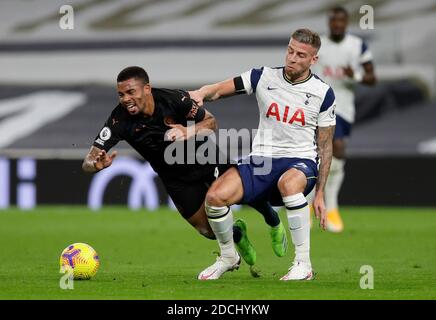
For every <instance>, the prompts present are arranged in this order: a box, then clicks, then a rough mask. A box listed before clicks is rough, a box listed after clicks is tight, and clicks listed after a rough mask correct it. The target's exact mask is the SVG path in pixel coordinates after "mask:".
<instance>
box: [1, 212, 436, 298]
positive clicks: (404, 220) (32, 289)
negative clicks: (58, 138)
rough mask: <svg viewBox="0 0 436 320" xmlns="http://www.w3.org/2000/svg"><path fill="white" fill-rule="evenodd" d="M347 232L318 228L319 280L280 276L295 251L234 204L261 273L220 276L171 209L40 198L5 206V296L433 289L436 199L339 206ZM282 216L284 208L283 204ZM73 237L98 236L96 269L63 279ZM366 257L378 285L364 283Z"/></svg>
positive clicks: (429, 292)
mask: <svg viewBox="0 0 436 320" xmlns="http://www.w3.org/2000/svg"><path fill="white" fill-rule="evenodd" d="M342 212H343V218H344V222H345V225H346V229H345V231H344V232H343V233H342V234H331V233H327V232H324V231H321V230H320V229H319V227H318V225H315V226H314V228H313V229H312V237H311V250H312V251H311V257H312V264H313V267H314V269H315V272H316V278H315V280H314V281H306V282H281V281H279V278H280V277H281V276H282V275H283V274H285V273H286V271H287V268H288V266H289V264H290V262H291V260H292V258H293V250H289V251H288V254H287V255H286V256H285V257H283V258H278V257H276V256H275V255H274V253H273V251H272V249H271V247H270V240H269V234H268V228H267V226H266V225H265V223H264V222H263V219H262V217H261V216H260V214H258V213H256V212H255V211H252V210H249V209H243V210H241V211H237V212H235V216H236V217H242V218H244V219H245V220H246V221H247V223H248V234H249V237H250V239H251V240H252V243H253V244H254V246H255V247H256V249H257V256H258V259H257V260H258V262H257V267H258V268H259V269H260V270H261V277H259V278H252V277H251V276H250V273H249V269H248V267H247V265H245V264H242V265H241V267H240V269H239V270H238V271H234V272H230V273H227V274H225V275H224V277H223V278H222V279H220V280H218V281H205V282H203V281H198V280H196V277H197V274H198V273H199V272H200V271H201V270H202V269H203V268H205V267H207V266H208V265H209V264H211V263H212V262H213V261H214V260H215V255H214V253H213V252H214V251H217V248H218V247H217V244H216V242H215V241H211V240H207V239H205V238H203V237H201V236H200V235H199V234H197V233H196V231H195V230H194V229H193V228H192V227H191V226H189V225H188V224H187V223H186V222H185V221H184V220H183V219H182V218H181V217H180V216H179V215H178V214H177V213H175V212H173V211H170V210H168V209H161V210H159V211H156V212H146V211H138V212H132V211H129V210H127V209H125V208H123V207H109V208H106V209H104V210H102V211H100V212H98V213H96V212H91V211H89V210H87V209H85V208H83V207H40V208H38V209H37V210H34V211H29V212H22V211H19V210H14V209H12V210H3V211H0V258H1V263H0V299H170V300H172V299H282V300H288V299H435V298H436V233H435V230H436V209H434V208H433V209H432V208H427V209H424V208H420V209H419V208H366V207H362V208H355V207H346V208H343V209H342ZM280 214H281V217H282V219H283V218H284V213H283V212H281V213H280ZM74 242H85V243H88V244H90V245H91V246H93V247H94V248H95V249H96V250H97V252H98V253H99V255H100V259H101V266H100V270H99V271H98V273H97V275H96V277H95V278H93V279H92V280H89V281H75V282H74V290H62V289H60V287H59V280H60V278H61V276H62V275H61V274H60V273H59V255H60V253H61V252H62V250H63V249H64V248H65V247H66V246H67V245H69V244H71V243H74ZM362 265H370V266H372V268H373V270H374V289H372V290H371V289H366V290H362V289H361V288H360V286H359V283H360V279H361V277H362V276H363V275H362V274H360V272H359V270H360V267H361V266H362Z"/></svg>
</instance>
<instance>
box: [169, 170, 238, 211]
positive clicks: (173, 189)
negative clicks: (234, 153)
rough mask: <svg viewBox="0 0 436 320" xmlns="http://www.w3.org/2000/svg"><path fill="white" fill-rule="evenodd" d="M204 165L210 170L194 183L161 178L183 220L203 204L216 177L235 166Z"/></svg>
mask: <svg viewBox="0 0 436 320" xmlns="http://www.w3.org/2000/svg"><path fill="white" fill-rule="evenodd" d="M206 165H207V166H210V167H211V170H209V171H208V173H207V174H205V175H204V176H202V177H201V178H199V179H197V180H194V181H189V182H186V181H182V180H178V179H168V178H161V179H162V182H163V184H164V186H165V188H166V190H167V192H168V195H169V196H170V197H171V199H172V200H173V202H174V205H175V206H176V208H177V210H178V211H179V212H180V214H181V215H182V216H183V218H185V219H189V218H190V217H192V216H193V215H194V213H196V212H197V211H198V210H199V209H200V207H201V206H202V204H203V203H204V200H205V198H206V193H207V191H208V190H209V187H210V186H211V185H212V183H213V182H214V181H215V180H216V179H217V177H219V176H221V175H222V174H223V173H224V172H226V171H227V170H228V169H229V168H231V167H235V166H236V164H216V165H214V164H206Z"/></svg>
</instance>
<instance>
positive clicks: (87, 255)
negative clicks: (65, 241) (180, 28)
mask: <svg viewBox="0 0 436 320" xmlns="http://www.w3.org/2000/svg"><path fill="white" fill-rule="evenodd" d="M60 266H61V270H62V267H63V269H64V270H66V269H67V268H72V269H73V277H74V279H75V280H88V279H91V278H92V277H94V276H95V274H96V273H97V270H98V268H99V266H100V259H99V257H98V254H97V252H96V251H95V250H94V248H92V247H91V246H90V245H88V244H86V243H73V244H71V245H69V246H68V247H66V248H65V249H64V251H62V254H61V257H60Z"/></svg>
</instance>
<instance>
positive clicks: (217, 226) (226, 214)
mask: <svg viewBox="0 0 436 320" xmlns="http://www.w3.org/2000/svg"><path fill="white" fill-rule="evenodd" d="M205 208H206V213H207V220H208V221H209V224H210V227H211V228H212V230H213V232H214V233H215V236H216V239H217V241H218V245H219V246H220V250H221V257H222V258H224V259H228V260H231V261H232V262H234V260H235V257H237V256H238V254H237V252H236V249H235V244H234V242H233V212H232V209H231V208H230V207H214V206H209V205H208V204H207V203H206V204H205Z"/></svg>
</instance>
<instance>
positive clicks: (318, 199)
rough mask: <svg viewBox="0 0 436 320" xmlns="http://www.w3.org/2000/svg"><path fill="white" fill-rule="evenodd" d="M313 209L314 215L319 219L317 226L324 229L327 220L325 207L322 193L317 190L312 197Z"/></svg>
mask: <svg viewBox="0 0 436 320" xmlns="http://www.w3.org/2000/svg"><path fill="white" fill-rule="evenodd" d="M313 209H314V210H315V216H316V218H317V219H319V226H320V227H321V228H322V229H323V230H325V229H326V222H327V210H326V207H325V201H324V193H322V192H317V193H316V194H315V198H314V199H313Z"/></svg>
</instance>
